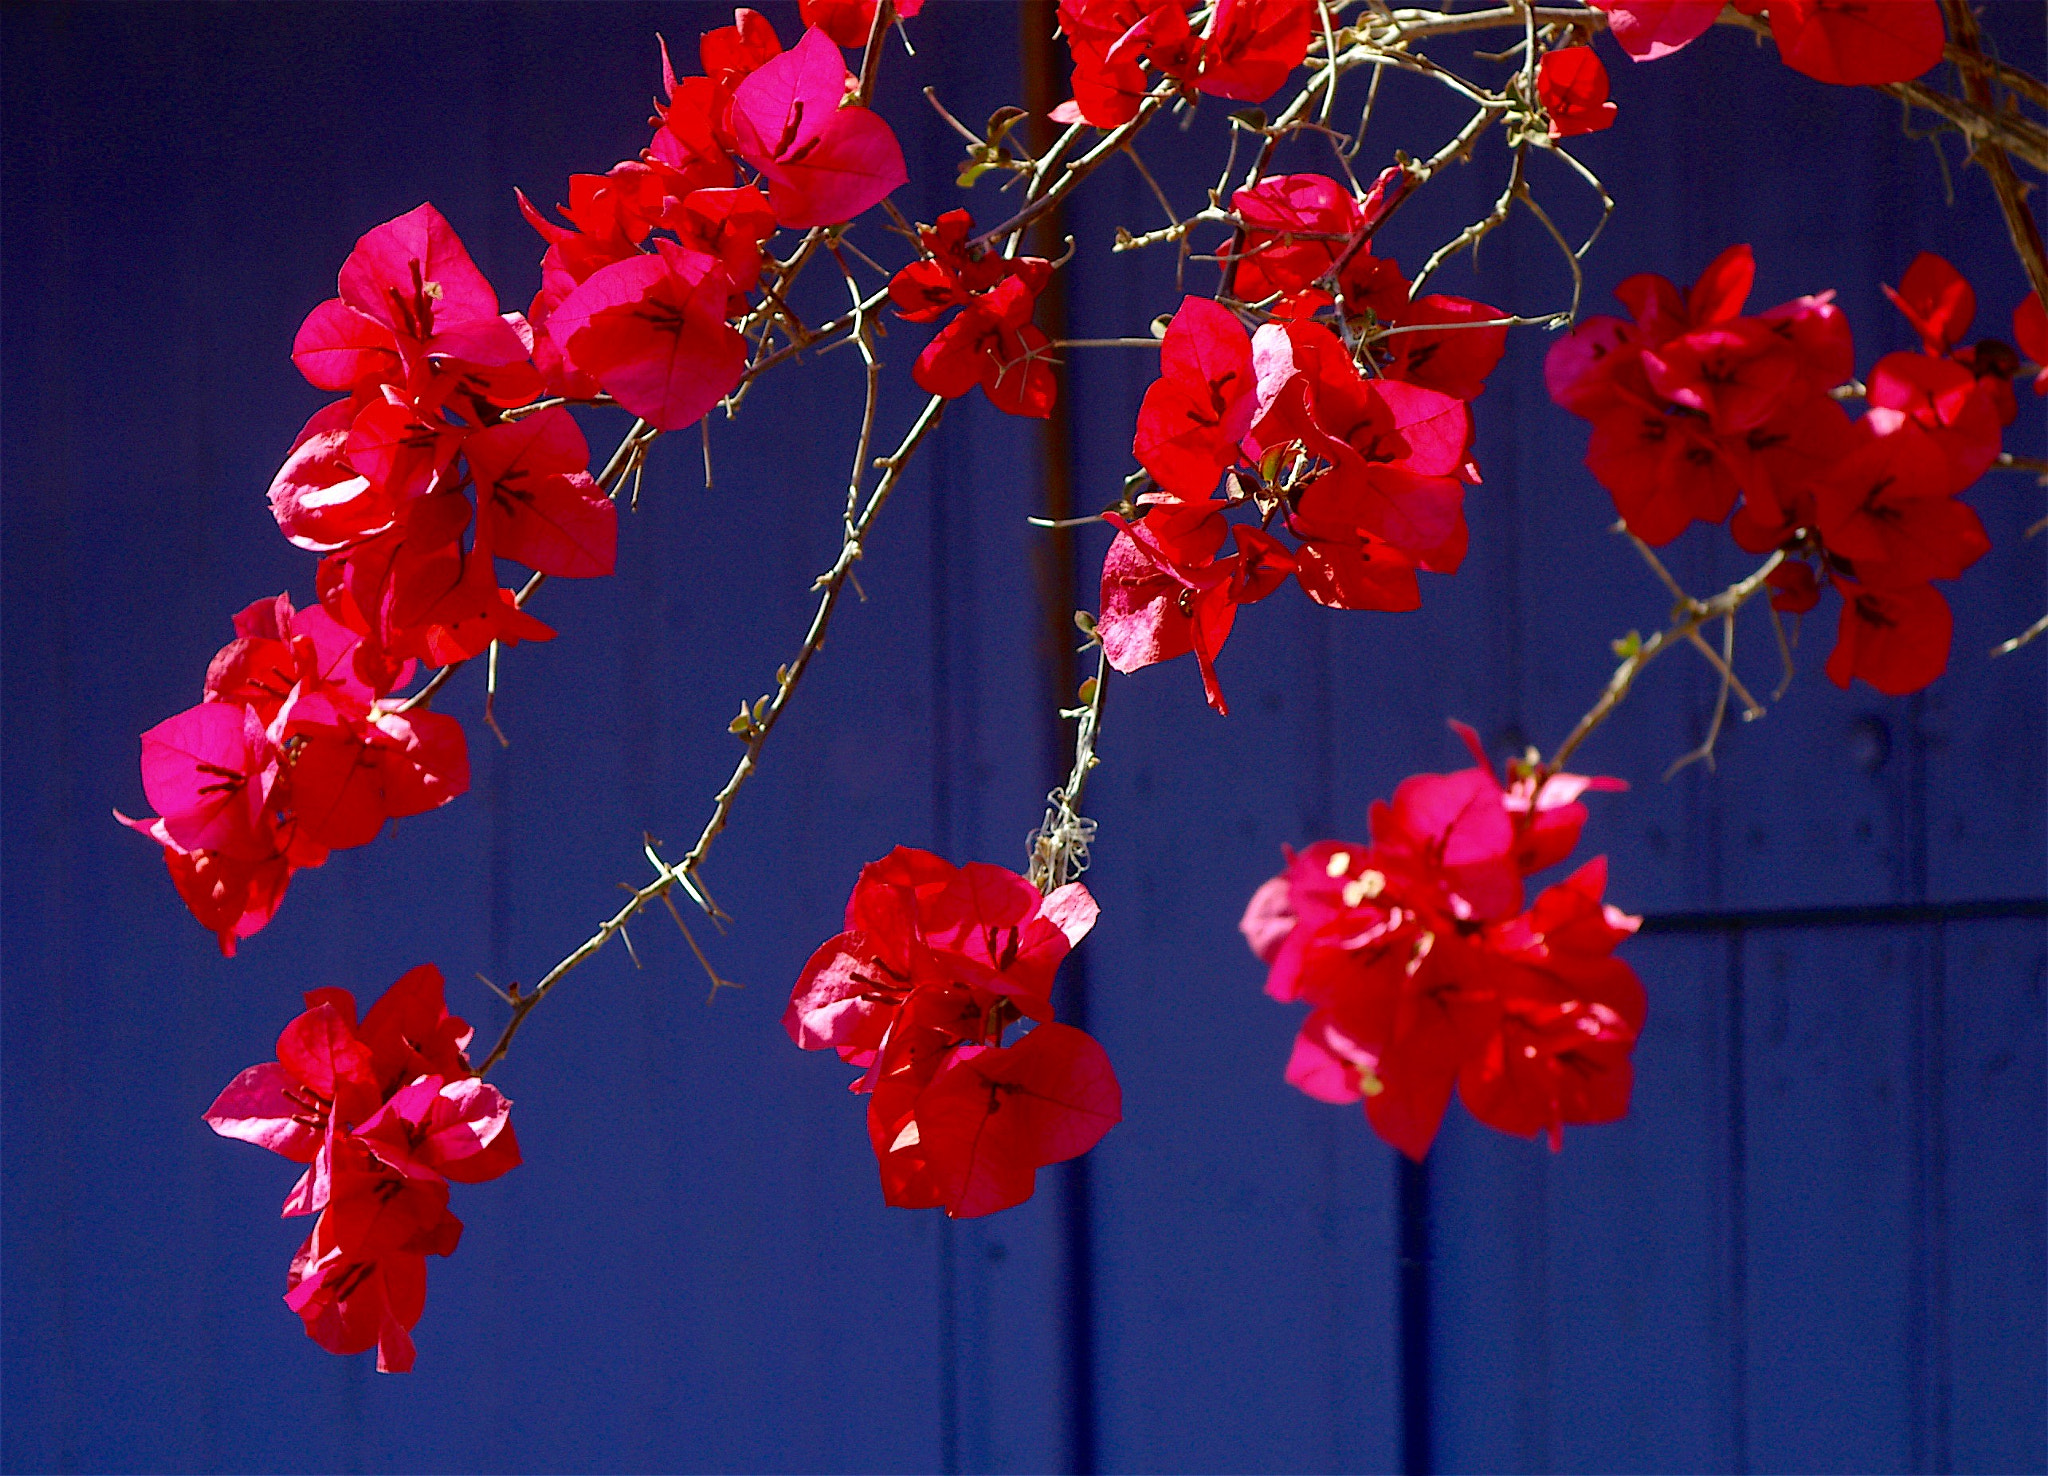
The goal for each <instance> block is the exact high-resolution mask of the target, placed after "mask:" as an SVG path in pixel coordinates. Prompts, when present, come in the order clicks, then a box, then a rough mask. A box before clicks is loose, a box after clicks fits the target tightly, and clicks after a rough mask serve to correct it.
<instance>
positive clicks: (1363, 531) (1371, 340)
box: [1100, 168, 1507, 712]
mask: <svg viewBox="0 0 2048 1476" xmlns="http://www.w3.org/2000/svg"><path fill="white" fill-rule="evenodd" d="M1404 181H1405V175H1404V173H1403V171H1402V170H1400V169H1399V168H1395V169H1390V170H1389V171H1387V173H1386V175H1384V176H1382V177H1381V179H1380V180H1379V181H1378V182H1377V183H1376V184H1375V185H1374V187H1373V189H1372V191H1371V192H1370V193H1369V194H1368V197H1367V198H1366V200H1365V201H1364V202H1362V203H1361V202H1359V201H1357V200H1355V199H1353V197H1352V196H1351V195H1350V193H1349V192H1348V191H1346V190H1345V189H1344V188H1343V186H1341V185H1339V184H1338V183H1337V182H1336V181H1335V180H1332V179H1329V178H1327V177H1325V176H1323V175H1313V174H1309V175H1283V176H1278V177H1275V178H1272V179H1268V180H1266V181H1264V182H1262V183H1261V184H1260V185H1259V186H1258V187H1257V188H1255V189H1253V190H1247V191H1240V192H1239V193H1238V194H1237V196H1236V197H1235V198H1234V200H1233V201H1232V204H1233V207H1234V209H1235V210H1236V212H1237V214H1238V216H1239V218H1240V219H1241V220H1242V221H1243V222H1244V223H1245V227H1246V229H1245V241H1244V245H1243V249H1242V252H1241V254H1240V255H1239V256H1238V258H1237V259H1236V261H1235V266H1236V290H1237V292H1238V294H1239V296H1240V298H1241V299H1242V300H1245V301H1257V302H1261V303H1264V304H1266V306H1267V308H1268V310H1269V311H1270V312H1271V313H1272V314H1273V315H1274V317H1273V320H1272V321H1269V322H1266V323H1263V324H1262V325H1261V326H1260V327H1259V328H1258V330H1257V332H1256V333H1250V332H1247V331H1246V329H1245V326H1244V323H1243V321H1242V319H1240V317H1239V316H1238V314H1237V313H1235V312H1233V311H1231V310H1230V309H1229V308H1226V307H1224V306H1223V305H1222V304H1220V303H1217V302H1212V301H1209V300H1208V299H1205V298H1199V297H1190V298H1187V299H1186V300H1184V301H1183V302H1182V303H1181V306H1180V310H1179V311H1178V312H1176V313H1175V314H1174V316H1173V320H1172V322H1171V323H1170V324H1169V325H1168V327H1167V329H1166V335H1165V339H1164V341H1163V342H1162V343H1161V344H1160V355H1159V359H1160V365H1159V379H1158V380H1157V381H1156V382H1155V383H1154V384H1153V385H1152V386H1151V388H1150V389H1148V390H1147V391H1146V392H1145V399H1144V402H1143V404H1142V405H1141V406H1140V407H1139V410H1138V424H1137V432H1136V435H1135V437H1134V438H1133V441H1132V451H1133V453H1134V454H1135V455H1136V457H1137V459H1138V462H1139V464H1140V465H1141V466H1142V467H1144V469H1145V473H1146V475H1147V477H1148V478H1149V479H1150V481H1151V483H1152V485H1153V487H1154V488H1155V490H1153V491H1149V492H1143V493H1140V494H1139V495H1138V497H1137V498H1136V500H1135V504H1134V506H1133V507H1132V509H1131V511H1130V512H1129V513H1117V512H1112V513H1108V514H1105V517H1106V518H1107V520H1108V521H1109V522H1110V523H1111V524H1112V525H1113V526H1114V527H1115V528H1116V529H1117V536H1116V539H1115V541H1114V542H1113V543H1112V544H1111V545H1110V548H1109V552H1108V554H1107V555H1106V556H1105V558H1104V560H1103V566H1102V614H1101V621H1100V625H1101V631H1102V639H1103V645H1104V648H1105V650H1106V651H1107V652H1108V654H1109V659H1110V664H1111V665H1113V666H1114V667H1115V668H1116V669H1117V670H1118V671H1136V670H1138V669H1139V668H1141V667H1144V666H1149V665H1151V664H1152V663H1153V662H1156V661H1165V660H1170V659H1171V658H1173V657H1175V656H1179V655H1183V654H1185V653H1186V652H1188V651H1193V652H1194V653H1195V659H1196V661H1197V662H1198V663H1199V665H1200V668H1201V673H1202V685H1203V690H1204V692H1205V693H1206V695H1207V697H1208V700H1209V705H1210V706H1212V707H1214V708H1215V709H1216V710H1217V711H1218V712H1227V711H1228V710H1229V709H1228V706H1227V704H1226V703H1225V701H1224V698H1223V690H1222V684H1221V682H1220V681H1219V679H1218V677H1217V674H1216V665H1215V662H1216V656H1217V653H1218V652H1219V651H1221V650H1222V648H1223V643H1224V641H1225V640H1226V639H1227V638H1228V636H1229V634H1230V628H1231V626H1232V624H1233V623H1234V621H1235V620H1236V616H1237V609H1238V607H1239V606H1240V605H1247V604H1252V603H1254V602H1256V601H1258V600H1262V599H1264V598H1265V597H1266V596H1268V595H1270V594H1272V593H1273V592H1274V591H1275V590H1277V589H1279V588H1280V586H1281V585H1282V584H1284V583H1285V582H1286V581H1287V579H1288V578H1289V576H1292V577H1293V578H1294V580H1295V581H1296V582H1297V583H1298V584H1299V585H1300V586H1301V588H1302V590H1303V592H1304V593H1306V594H1307V595H1308V596H1309V598H1310V599H1312V600H1315V601H1316V602H1317V603H1319V604H1323V605H1327V606H1329V607H1331V608H1333V609H1339V610H1413V609H1415V608H1416V607H1417V606H1419V605H1420V604H1421V602H1422V593H1421V589H1420V586H1419V585H1418V583H1417V581H1416V571H1417V570H1418V569H1426V570H1429V571H1431V572H1434V573H1441V574H1449V573H1454V572H1455V571H1456V570H1457V568H1458V566H1459V564H1460V563H1462V562H1463V560H1464V557H1465V547H1466V530H1465V515H1464V495H1465V486H1466V484H1468V483H1472V482H1477V481H1478V480H1479V469H1478V466H1477V464H1476V463H1475V462H1474V460H1473V458H1472V416H1471V412H1470V409H1469V407H1468V402H1469V401H1471V400H1473V399H1475V398H1477V397H1478V395H1479V394H1480V393H1481V392H1482V391H1483V390H1484V389H1485V387H1486V376H1487V375H1488V374H1489V373H1491V372H1492V370H1493V368H1494V366H1495V365H1496V364H1498V363H1499V362H1500V357H1501V354H1502V352H1503V350H1504V348H1505V344H1506V335H1507V330H1506V329H1505V328H1504V327H1498V326H1493V325H1492V323H1491V321H1490V320H1493V319H1498V318H1500V317H1501V313H1500V312H1499V310H1498V309H1496V308H1492V307H1489V306H1487V305H1486V304H1485V303H1480V302H1474V301H1472V300H1470V299H1468V298H1462V297H1450V296H1446V295H1442V294H1438V293H1430V294H1427V295H1425V296H1422V297H1419V298H1416V299H1415V300H1413V301H1410V300H1409V295H1408V292H1409V284H1408V281H1407V279H1406V278H1405V277H1403V276H1402V275H1401V272H1400V269H1399V268H1398V267H1397V266H1396V265H1395V264H1394V263H1393V262H1392V261H1390V260H1388V259H1386V258H1383V257H1377V256H1374V255H1373V254H1372V252H1371V251H1370V249H1369V248H1366V247H1363V246H1361V247H1359V248H1358V249H1355V250H1349V251H1348V255H1347V245H1346V242H1347V241H1350V240H1355V239H1358V238H1359V235H1360V233H1361V232H1363V231H1364V230H1365V229H1366V228H1367V227H1368V226H1369V224H1370V223H1371V222H1372V221H1373V220H1374V219H1375V218H1376V213H1377V212H1378V211H1380V210H1383V209H1384V208H1386V204H1385V202H1386V200H1387V198H1388V197H1389V196H1390V195H1395V194H1398V192H1399V191H1400V190H1401V189H1402V188H1403V184H1404ZM1333 274H1334V278H1335V280H1334V283H1333V284H1332V286H1318V285H1317V284H1318V283H1325V282H1329V281H1330V279H1331V278H1332V276H1333ZM1333 289H1334V290H1333ZM1467 324H1478V325H1482V326H1477V327H1467V326H1449V325H1467ZM1395 328H1398V329H1401V330H1403V331H1401V332H1399V333H1387V334H1386V335H1385V336H1383V337H1381V336H1376V335H1377V334H1379V333H1380V332H1381V331H1382V330H1386V329H1395ZM1432 329H1437V330H1438V331H1431V330H1432ZM1347 339H1352V340H1356V341H1358V342H1361V343H1362V344H1363V345H1364V347H1363V350H1362V353H1361V352H1354V350H1353V348H1352V347H1350V346H1349V343H1348V342H1347ZM1361 357H1363V358H1365V359H1366V360H1367V361H1369V368H1368V365H1367V364H1365V363H1361ZM1219 480H1221V481H1222V482H1223V484H1224V495H1223V496H1221V497H1217V496H1214V495H1212V494H1213V493H1214V492H1215V490H1216V488H1217V484H1218V481H1219ZM1231 513H1243V514H1246V515H1247V516H1246V518H1245V519H1244V520H1241V521H1238V522H1235V523H1232V522H1231V521H1230V520H1229V519H1228V517H1227V516H1226V515H1227V514H1231ZM1275 528H1278V529H1281V530H1283V531H1285V532H1287V533H1289V534H1291V535H1293V538H1294V539H1295V544H1294V546H1293V547H1291V548H1290V547H1289V546H1288V544H1287V543H1286V542H1284V541H1283V540H1282V539H1281V538H1280V537H1279V536H1278V534H1277V533H1276V532H1275V531H1274V529H1275ZM1226 542H1230V543H1231V544H1232V545H1233V549H1232V552H1230V553H1228V554H1225V553H1223V551H1222V550H1223V548H1224V545H1225V543H1226Z"/></svg>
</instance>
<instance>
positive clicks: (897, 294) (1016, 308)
mask: <svg viewBox="0 0 2048 1476" xmlns="http://www.w3.org/2000/svg"><path fill="white" fill-rule="evenodd" d="M973 231H974V220H973V217H971V216H970V215H968V213H967V212H966V211H965V210H948V211H947V212H946V213H945V214H944V215H942V216H940V217H939V219H938V223H937V224H936V225H928V226H920V227H919V228H918V232H917V234H918V240H919V242H920V243H921V244H922V245H923V247H924V251H925V254H924V255H923V256H922V257H920V258H919V259H918V260H916V261H913V262H912V263H910V265H908V266H906V267H905V268H903V270H902V271H900V272H898V273H897V274H896V275H895V276H894V277H892V278H890V279H889V300H890V301H891V302H893V303H895V304H896V312H897V314H898V316H900V317H902V318H903V319H904V320H905V321H907V322H911V323H929V322H932V321H934V320H935V319H937V318H938V317H940V316H941V315H943V314H944V313H946V312H948V311H949V310H951V309H953V308H955V307H957V308H959V309H960V312H959V315H958V316H956V317H955V318H954V319H953V321H952V322H950V323H948V324H947V325H946V326H945V327H944V328H941V329H940V330H939V331H938V333H937V334H936V335H934V337H933V338H932V341H931V342H930V343H928V344H926V345H925V349H924V352H923V353H921V354H919V355H918V356H917V363H916V364H915V365H914V366H913V367H912V369H911V378H912V379H914V380H915V381H916V382H917V386H918V388H919V389H921V390H923V391H924V392H925V393H926V394H932V395H943V396H945V397H946V398H947V399H949V400H957V399H959V398H960V396H962V395H964V394H966V393H967V392H968V391H969V390H971V389H973V388H974V387H975V386H976V385H977V384H978V385H980V386H981V389H982V393H983V394H985V395H987V396H988V399H989V403H990V404H992V405H994V406H995V407H996V408H997V409H998V410H1001V411H1003V412H1005V413H1006V414H1010V415H1031V416H1036V417H1038V418H1040V419H1043V418H1044V417H1046V416H1048V415H1050V414H1052V403H1053V395H1054V393H1055V390H1056V387H1057V381H1056V380H1055V379H1054V376H1053V372H1052V366H1051V365H1050V364H1049V363H1047V362H1046V360H1045V357H1044V355H1045V353H1046V351H1047V350H1048V349H1050V348H1051V347H1052V340H1050V339H1049V338H1047V337H1046V336H1045V334H1044V332H1043V331H1042V330H1041V329H1039V328H1037V327H1036V326H1034V325H1033V324H1032V321H1031V315H1032V313H1033V312H1034V311H1035V310H1036V308H1037V306H1038V294H1039V293H1041V292H1043V291H1044V290H1045V284H1046V283H1047V282H1048V281H1050V280H1051V278H1052V263H1051V262H1049V261H1047V260H1046V259H1045V258H1044V257H1041V256H1004V255H1003V254H1002V253H1000V252H997V251H991V250H989V249H988V247H987V246H986V245H985V244H981V243H977V242H975V241H973V240H972V239H970V237H971V236H972V234H973Z"/></svg>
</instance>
